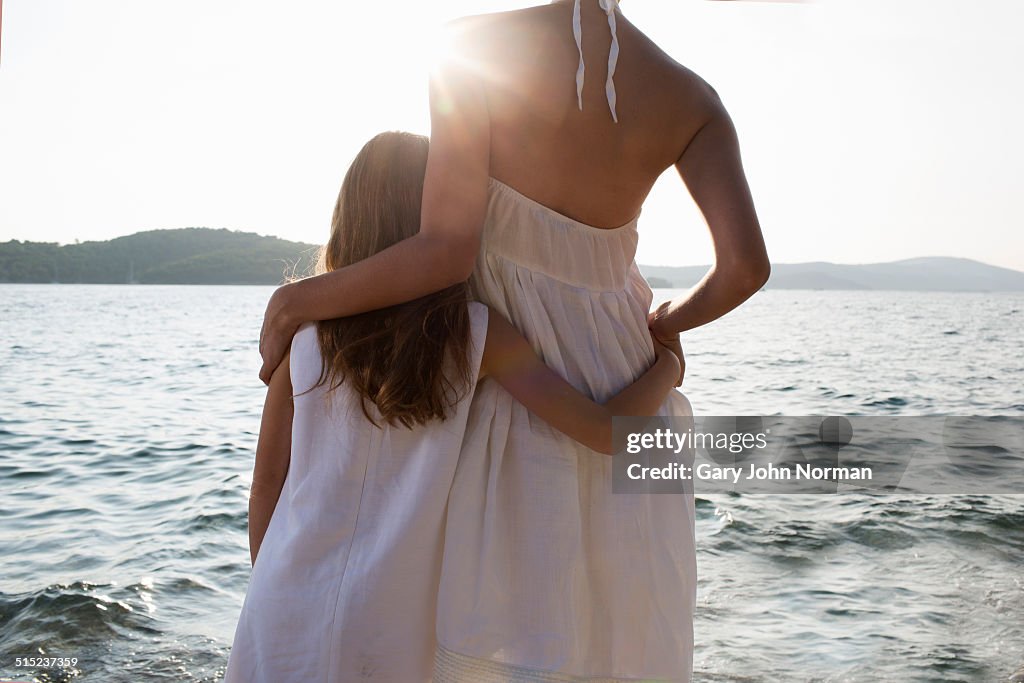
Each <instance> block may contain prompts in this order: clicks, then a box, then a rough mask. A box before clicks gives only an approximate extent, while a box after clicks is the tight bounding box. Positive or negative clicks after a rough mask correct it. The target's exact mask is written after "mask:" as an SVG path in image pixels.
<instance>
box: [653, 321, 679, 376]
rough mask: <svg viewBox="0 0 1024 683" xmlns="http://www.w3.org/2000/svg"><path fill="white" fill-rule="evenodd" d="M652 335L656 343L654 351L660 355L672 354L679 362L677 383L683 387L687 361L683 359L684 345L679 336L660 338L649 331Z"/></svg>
mask: <svg viewBox="0 0 1024 683" xmlns="http://www.w3.org/2000/svg"><path fill="white" fill-rule="evenodd" d="M649 331H650V333H651V339H652V340H653V341H654V351H655V353H657V354H658V355H661V354H664V353H671V354H672V355H673V356H675V357H676V360H677V361H679V380H678V381H677V382H676V386H677V387H679V386H682V384H683V376H684V375H685V374H686V359H685V358H684V357H683V345H682V343H681V342H680V341H679V335H678V334H674V335H672V336H670V337H659V336H658V335H657V334H656V333H655V332H654V330H649Z"/></svg>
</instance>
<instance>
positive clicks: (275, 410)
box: [249, 357, 294, 564]
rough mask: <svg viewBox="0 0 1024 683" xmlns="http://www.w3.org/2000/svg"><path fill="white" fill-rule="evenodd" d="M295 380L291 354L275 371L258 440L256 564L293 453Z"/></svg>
mask: <svg viewBox="0 0 1024 683" xmlns="http://www.w3.org/2000/svg"><path fill="white" fill-rule="evenodd" d="M293 412H294V411H293V406H292V380H291V377H290V376H289V368H288V358H287V357H285V359H284V361H283V362H282V363H281V364H280V365H279V366H278V367H277V370H276V371H274V376H273V377H272V378H271V380H270V387H269V388H268V389H267V399H266V401H265V402H264V404H263V419H262V421H261V422H260V437H259V441H258V442H257V443H256V464H255V465H254V467H253V472H252V488H251V489H250V491H249V557H250V559H251V560H252V563H253V564H256V555H257V554H258V553H259V551H260V545H261V544H262V543H263V537H264V536H265V535H266V533H267V527H268V526H269V525H270V517H271V516H272V515H273V514H274V508H275V507H277V499H278V498H279V497H280V496H281V489H282V487H283V486H284V480H285V476H286V475H287V474H288V464H289V462H291V455H292V415H293Z"/></svg>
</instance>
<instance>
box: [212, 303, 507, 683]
mask: <svg viewBox="0 0 1024 683" xmlns="http://www.w3.org/2000/svg"><path fill="white" fill-rule="evenodd" d="M470 320H471V329H472V345H471V356H470V367H471V369H472V372H473V375H474V376H476V374H477V373H478V371H479V366H480V358H481V353H482V350H483V345H484V340H485V339H486V334H487V307H486V306H483V305H481V304H478V303H471V304H470ZM290 358H291V379H292V388H293V392H294V393H295V394H296V396H295V399H294V406H295V415H294V419H293V425H292V450H291V462H290V464H289V468H288V474H287V477H286V479H285V482H284V487H283V490H282V491H281V497H280V499H279V500H278V502H277V506H276V507H275V509H274V513H273V516H272V517H271V519H270V525H269V526H268V528H267V533H266V536H265V537H264V539H263V544H262V545H261V546H260V552H259V555H258V556H257V558H256V563H255V565H254V566H253V569H252V573H251V575H250V579H249V587H248V590H247V592H246V596H245V602H244V604H243V606H242V611H241V615H240V616H239V620H238V625H237V627H236V629H235V636H234V644H233V645H232V648H231V655H230V658H229V660H228V665H227V671H226V674H225V678H224V680H225V681H227V682H228V683H300V682H301V683H344V682H346V681H362V680H374V681H388V682H394V683H422V682H426V681H429V680H430V678H431V672H432V670H433V658H434V651H435V647H436V643H435V621H436V615H437V605H436V602H437V586H438V581H439V575H440V571H441V559H442V555H441V554H442V549H443V547H444V521H445V509H446V505H447V502H448V495H449V491H450V489H451V484H452V479H453V477H454V474H455V466H456V462H457V460H458V457H459V449H460V446H461V444H462V441H463V436H464V432H465V428H466V422H467V419H468V416H469V408H470V400H471V398H472V388H471V390H470V393H468V394H467V395H466V396H465V397H464V398H463V399H462V401H461V402H460V403H459V404H458V405H457V406H456V407H455V410H454V413H453V415H452V416H451V417H450V419H448V420H446V421H445V422H443V423H442V422H434V423H431V424H428V425H426V426H421V427H417V428H415V429H404V428H402V427H389V426H386V425H385V426H383V427H382V428H377V427H374V426H373V425H371V424H370V423H369V421H367V420H366V418H365V417H364V415H363V413H362V410H361V408H360V406H359V402H358V400H357V399H356V398H355V397H354V395H353V394H352V392H351V391H349V389H348V388H347V387H346V386H345V385H342V386H341V387H339V388H338V389H337V390H336V391H334V392H331V393H330V394H328V393H327V392H326V390H325V388H324V387H319V388H316V389H313V390H312V391H309V392H308V393H303V392H305V391H306V390H307V389H309V387H311V386H313V385H314V384H316V382H317V379H318V378H319V376H320V367H321V364H320V358H321V356H320V348H319V344H318V342H317V338H316V328H315V326H314V325H311V324H310V325H305V326H303V327H302V328H301V329H300V330H299V331H298V332H297V333H296V335H295V338H294V339H293V340H292V346H291V356H290ZM370 408H371V410H375V408H374V407H373V406H370ZM382 424H383V423H382Z"/></svg>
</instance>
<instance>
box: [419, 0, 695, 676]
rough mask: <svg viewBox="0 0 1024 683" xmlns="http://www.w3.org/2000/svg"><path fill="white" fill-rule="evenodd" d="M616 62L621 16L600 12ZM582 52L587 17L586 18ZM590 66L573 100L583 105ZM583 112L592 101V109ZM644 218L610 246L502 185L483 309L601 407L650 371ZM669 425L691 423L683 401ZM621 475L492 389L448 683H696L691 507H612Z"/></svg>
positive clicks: (470, 427) (468, 443)
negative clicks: (640, 239)
mask: <svg viewBox="0 0 1024 683" xmlns="http://www.w3.org/2000/svg"><path fill="white" fill-rule="evenodd" d="M601 6H602V7H603V8H604V9H605V11H606V12H607V14H608V22H609V25H610V27H611V30H612V37H613V44H612V50H611V56H610V58H609V68H608V81H607V85H606V92H607V95H608V106H609V109H610V111H611V114H612V116H613V117H614V116H615V91H614V83H613V82H612V78H611V77H612V75H613V73H614V68H615V61H616V58H617V55H618V44H617V39H616V38H615V11H614V10H615V2H614V1H613V0H601ZM574 17H575V20H574V27H575V33H576V38H577V44H578V45H580V44H581V41H580V22H579V0H577V2H576V8H575V11H574ZM583 75H584V67H583V63H582V49H581V61H580V68H579V71H578V74H577V88H578V91H579V92H581V91H582V81H583ZM580 106H581V107H582V99H581V100H580ZM636 247H637V219H634V220H632V221H630V222H629V223H627V224H626V225H623V226H621V227H619V228H614V229H599V228H594V227H592V226H589V225H586V224H583V223H580V222H579V221H576V220H573V219H571V218H568V217H566V216H564V215H561V214H559V213H557V212H555V211H553V210H552V209H549V208H547V207H546V206H544V205H542V204H539V203H538V202H535V201H533V200H531V199H530V198H528V197H526V196H524V195H522V194H520V193H519V192H517V191H516V190H515V189H513V188H512V187H509V186H508V185H505V184H503V183H501V182H499V181H497V180H495V179H493V178H492V179H491V180H490V187H489V204H488V209H487V217H486V221H485V225H484V230H483V241H482V247H481V250H480V254H479V256H478V259H477V262H476V267H475V271H474V273H473V275H472V277H471V279H470V284H471V287H472V290H473V293H474V296H475V297H476V298H477V299H478V300H479V301H481V302H483V303H486V304H489V305H490V306H491V307H492V308H493V309H495V310H496V311H497V312H498V313H501V314H502V315H504V316H505V317H506V318H508V319H509V320H510V321H511V322H512V323H513V324H514V325H515V326H516V327H517V328H518V329H519V330H520V331H521V332H522V333H523V334H524V335H525V336H526V337H527V338H528V339H529V340H530V342H531V343H532V345H533V346H534V348H535V349H536V350H537V351H538V353H540V354H541V356H542V357H543V358H544V360H545V362H546V363H547V364H548V365H549V366H550V367H551V368H553V369H554V370H556V371H557V372H558V373H559V374H561V375H562V376H563V377H565V378H566V379H567V380H568V381H569V382H570V383H572V384H573V385H574V386H575V387H576V388H577V389H579V390H580V391H582V392H584V393H586V394H589V395H590V396H592V397H594V398H595V399H597V400H605V399H607V398H609V397H610V396H612V395H613V394H614V393H616V392H617V391H619V390H620V389H622V388H623V387H625V386H626V385H628V384H629V383H631V382H633V381H634V380H636V379H637V378H638V377H639V376H640V375H641V374H642V373H643V372H644V371H645V370H646V369H647V368H648V367H650V365H651V363H652V362H653V360H654V349H653V345H652V342H651V339H650V335H649V332H648V329H647V314H648V311H649V310H650V308H651V303H652V293H651V290H650V288H649V286H648V285H647V282H646V281H645V280H644V278H643V277H642V276H641V274H640V272H639V269H638V268H637V266H636V263H635V262H634V260H633V258H634V255H635V252H636ZM661 414H662V415H680V416H688V415H692V411H691V408H690V404H689V401H688V400H687V399H686V398H685V397H684V396H683V394H681V393H679V392H678V391H673V392H672V393H671V394H670V395H669V396H668V398H667V399H666V401H665V403H664V404H663V405H662V409H661ZM611 464H612V460H611V459H610V458H609V457H607V456H603V455H600V454H596V453H594V452H593V451H591V450H589V449H587V448H586V447H584V446H581V445H579V444H577V443H576V442H574V441H572V440H571V439H569V438H568V437H565V436H563V435H562V434H560V433H558V432H556V431H554V430H553V429H551V428H550V427H549V426H548V425H547V424H546V423H544V422H543V421H542V420H540V419H539V418H537V417H534V416H533V415H531V414H530V413H529V412H528V411H527V410H526V408H524V407H523V406H522V405H520V404H519V403H517V402H516V401H514V400H513V399H512V397H511V396H510V395H509V394H508V393H507V392H505V391H504V389H502V388H501V387H500V386H499V385H498V384H497V383H495V382H494V381H493V380H490V379H485V380H483V381H482V382H481V383H480V384H479V385H478V386H477V390H476V393H475V394H474V396H473V399H472V403H471V406H470V413H469V416H468V419H467V422H466V434H465V437H464V438H463V441H462V450H461V453H460V456H459V463H458V467H457V469H456V473H455V480H454V482H453V486H452V491H451V495H450V497H449V501H448V516H447V525H446V530H445V548H444V561H443V563H442V570H441V582H440V592H439V595H438V619H437V638H438V643H439V646H438V651H437V657H436V660H435V675H434V682H435V683H449V682H458V683H509V682H513V681H514V682H516V683H525V682H527V681H637V680H644V681H649V680H659V681H690V677H691V670H692V661H693V630H692V629H693V627H692V623H693V610H694V602H695V595H696V553H695V543H694V500H693V496H692V494H650V495H630V494H613V493H612V491H611Z"/></svg>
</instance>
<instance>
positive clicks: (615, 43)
mask: <svg viewBox="0 0 1024 683" xmlns="http://www.w3.org/2000/svg"><path fill="white" fill-rule="evenodd" d="M598 4H600V5H601V9H603V10H604V11H605V14H607V15H608V28H610V29H611V31H612V47H611V50H610V51H609V52H608V80H607V81H605V85H604V91H605V94H606V95H607V96H608V108H609V109H610V110H611V112H612V120H613V121H615V123H618V122H619V117H618V116H617V115H616V113H615V81H614V80H613V77H614V76H615V65H616V64H618V62H619V36H618V34H617V33H616V32H615V8H616V7H618V6H619V0H598ZM572 33H573V35H574V36H575V37H576V49H578V50H579V51H580V66H579V68H578V69H576V99H577V100H578V101H579V105H580V111H583V74H584V71H586V69H585V67H584V65H583V25H582V23H581V21H580V0H575V4H574V5H573V9H572Z"/></svg>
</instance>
